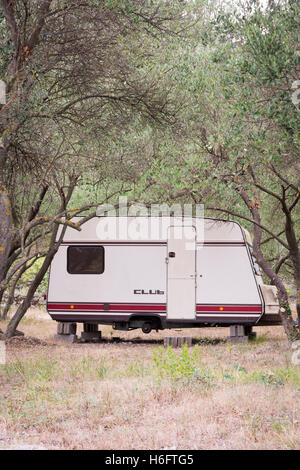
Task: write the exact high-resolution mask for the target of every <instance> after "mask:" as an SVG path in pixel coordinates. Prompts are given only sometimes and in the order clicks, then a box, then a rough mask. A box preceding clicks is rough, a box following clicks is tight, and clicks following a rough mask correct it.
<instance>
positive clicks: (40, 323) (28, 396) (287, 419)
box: [0, 310, 300, 449]
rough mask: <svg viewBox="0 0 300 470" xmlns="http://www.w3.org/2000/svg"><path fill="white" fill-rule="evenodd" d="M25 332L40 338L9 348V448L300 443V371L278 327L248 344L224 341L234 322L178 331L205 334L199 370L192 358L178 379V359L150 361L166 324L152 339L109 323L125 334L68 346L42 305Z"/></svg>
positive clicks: (5, 439) (4, 434) (5, 385)
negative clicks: (115, 338) (58, 338)
mask: <svg viewBox="0 0 300 470" xmlns="http://www.w3.org/2000/svg"><path fill="white" fill-rule="evenodd" d="M3 326H4V325H3V324H2V325H1V323H0V328H2V329H3ZM20 329H21V330H22V331H24V332H25V333H26V335H27V336H31V337H35V338H38V339H40V340H41V341H40V343H41V344H39V342H38V341H36V342H34V341H28V340H26V338H25V339H24V338H23V339H22V338H20V339H19V338H17V339H15V340H10V341H9V343H8V345H7V356H8V363H7V364H6V365H5V366H0V447H2V448H3V447H10V446H15V445H18V444H19V445H24V444H32V445H33V444H35V445H42V446H44V447H46V448H49V449H51V448H55V449H163V448H174V447H175V448H177V449H299V447H300V400H299V398H300V368H299V366H295V365H293V364H292V362H291V350H290V349H289V347H288V345H287V342H286V340H285V336H284V333H283V331H282V329H281V328H280V327H273V328H256V331H257V333H258V338H257V341H255V342H251V343H250V344H247V345H230V344H226V343H225V342H224V341H220V342H217V341H216V340H217V339H218V338H219V339H220V340H224V339H225V337H226V336H227V334H228V331H227V329H214V328H209V329H201V330H200V329H199V330H198V329H197V330H182V331H177V332H176V334H177V335H180V334H182V335H186V334H191V335H193V337H195V338H200V339H202V341H200V343H199V345H198V346H197V348H198V352H197V350H196V353H195V356H196V357H195V358H194V363H193V364H194V365H195V366H196V370H197V372H196V373H190V372H191V369H190V368H189V367H190V366H189V365H188V366H186V368H185V371H188V373H187V374H185V373H182V374H181V375H182V376H179V377H178V376H177V377H175V376H174V378H173V379H170V378H168V376H170V375H172V370H174V367H176V364H175V365H174V364H173V363H172V361H171V363H169V365H168V367H164V364H163V362H161V363H160V366H161V367H158V368H157V367H155V364H154V361H153V349H154V348H157V347H158V346H159V344H160V342H161V340H162V337H163V336H165V335H169V334H170V331H168V330H167V331H164V332H160V333H155V332H154V333H151V334H150V335H147V336H146V335H143V334H142V333H140V330H136V331H133V332H129V333H126V332H113V331H112V330H111V328H110V327H104V328H103V329H102V331H103V336H104V337H106V338H111V337H112V336H118V337H120V338H121V339H122V340H123V341H121V342H118V343H114V342H110V343H109V342H107V343H102V344H73V345H71V344H70V345H69V344H68V345H65V344H60V343H55V342H54V341H53V334H54V333H55V330H56V324H55V322H52V321H51V320H50V319H49V317H48V316H47V314H45V313H43V312H41V311H36V310H32V311H31V312H30V314H29V315H28V316H27V318H26V319H25V320H23V322H22V323H21V325H20ZM171 334H173V335H174V331H172V332H171ZM134 338H139V339H140V340H144V341H142V342H138V343H137V342H136V341H135V339H134ZM204 338H206V339H207V340H206V341H204V340H203V339H204ZM212 340H214V341H212ZM155 342H157V344H156V343H155ZM193 350H195V348H191V351H193ZM180 354H181V352H180V351H176V356H177V357H179V356H180ZM163 355H165V353H163ZM172 360H173V361H174V360H175V362H176V360H177V359H174V358H173V359H172ZM178 363H179V364H182V361H179V360H178ZM177 365H178V364H177ZM172 368H173V369H172ZM175 375H176V374H175ZM177 375H178V374H177ZM179 375H180V374H179Z"/></svg>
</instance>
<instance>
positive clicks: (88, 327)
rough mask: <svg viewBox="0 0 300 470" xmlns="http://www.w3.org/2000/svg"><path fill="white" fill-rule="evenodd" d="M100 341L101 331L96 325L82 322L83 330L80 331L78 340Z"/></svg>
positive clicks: (86, 341) (84, 341)
mask: <svg viewBox="0 0 300 470" xmlns="http://www.w3.org/2000/svg"><path fill="white" fill-rule="evenodd" d="M100 341H101V331H98V325H97V324H94V323H84V324H83V332H82V333H81V337H80V342H82V343H88V342H92V343H99V342H100Z"/></svg>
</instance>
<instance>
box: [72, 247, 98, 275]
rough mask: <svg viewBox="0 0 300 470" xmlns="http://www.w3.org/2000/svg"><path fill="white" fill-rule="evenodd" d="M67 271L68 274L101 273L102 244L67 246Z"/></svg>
mask: <svg viewBox="0 0 300 470" xmlns="http://www.w3.org/2000/svg"><path fill="white" fill-rule="evenodd" d="M67 271H68V273H69V274H102V273H103V271H104V248H103V246H69V248H68V251H67Z"/></svg>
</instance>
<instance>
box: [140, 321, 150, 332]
mask: <svg viewBox="0 0 300 470" xmlns="http://www.w3.org/2000/svg"><path fill="white" fill-rule="evenodd" d="M151 331H152V323H150V322H148V321H145V322H144V323H143V325H142V332H143V333H145V334H148V333H151Z"/></svg>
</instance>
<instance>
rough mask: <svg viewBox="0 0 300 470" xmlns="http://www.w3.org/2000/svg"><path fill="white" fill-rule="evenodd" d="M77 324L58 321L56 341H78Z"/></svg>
mask: <svg viewBox="0 0 300 470" xmlns="http://www.w3.org/2000/svg"><path fill="white" fill-rule="evenodd" d="M76 329H77V325H76V323H70V322H58V324H57V334H56V335H54V340H55V341H63V342H64V343H76V341H77V335H76Z"/></svg>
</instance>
